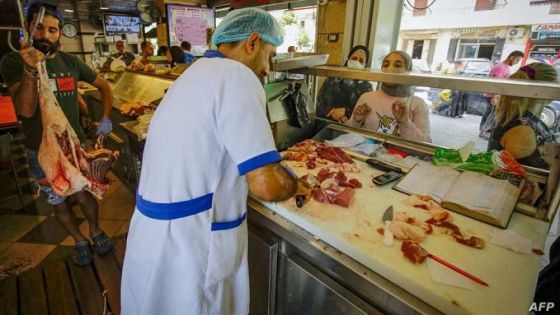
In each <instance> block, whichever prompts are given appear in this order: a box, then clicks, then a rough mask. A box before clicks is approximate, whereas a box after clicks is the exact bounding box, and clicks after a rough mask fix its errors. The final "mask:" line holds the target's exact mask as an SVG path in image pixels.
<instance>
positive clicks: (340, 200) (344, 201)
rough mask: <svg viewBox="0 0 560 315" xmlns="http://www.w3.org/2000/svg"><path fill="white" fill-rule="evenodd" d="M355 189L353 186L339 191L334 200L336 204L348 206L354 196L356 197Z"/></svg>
mask: <svg viewBox="0 0 560 315" xmlns="http://www.w3.org/2000/svg"><path fill="white" fill-rule="evenodd" d="M354 193H355V190H354V189H352V188H346V189H344V190H343V191H341V192H339V193H338V194H337V195H336V197H335V200H334V204H337V205H339V206H342V207H344V208H348V206H349V205H350V201H351V200H352V197H354Z"/></svg>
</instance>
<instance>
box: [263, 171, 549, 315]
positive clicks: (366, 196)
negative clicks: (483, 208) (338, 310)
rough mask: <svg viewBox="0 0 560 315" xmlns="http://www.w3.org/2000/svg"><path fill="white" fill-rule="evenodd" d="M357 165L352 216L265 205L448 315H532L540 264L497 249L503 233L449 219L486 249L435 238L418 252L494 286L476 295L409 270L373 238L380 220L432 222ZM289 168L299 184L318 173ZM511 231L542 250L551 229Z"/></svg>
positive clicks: (520, 218) (524, 221)
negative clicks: (404, 216)
mask: <svg viewBox="0 0 560 315" xmlns="http://www.w3.org/2000/svg"><path fill="white" fill-rule="evenodd" d="M357 163H358V165H359V166H360V168H361V169H362V171H361V172H360V173H358V174H349V175H348V176H347V177H348V178H357V179H358V180H360V181H361V182H362V185H363V187H362V188H360V189H357V190H356V194H355V195H354V198H353V200H352V202H351V204H350V207H349V208H343V207H340V206H335V205H327V204H321V203H319V202H317V201H315V200H313V199H312V200H310V201H309V202H308V203H307V204H306V205H305V206H304V207H303V208H301V209H299V208H297V207H296V205H295V201H294V199H293V198H290V199H289V200H287V201H284V202H281V203H269V202H261V203H262V204H264V205H265V206H266V207H268V208H269V209H270V210H273V211H275V212H277V213H278V214H280V215H282V216H283V217H285V218H286V219H288V220H289V221H291V222H293V223H294V224H296V225H298V226H299V227H301V228H303V229H305V230H306V231H308V232H310V233H311V234H313V235H314V236H316V237H317V238H319V239H321V240H322V241H324V242H326V243H328V244H330V245H331V246H333V247H335V248H336V249H338V250H340V251H341V252H343V253H344V254H346V255H348V256H350V257H351V258H353V259H355V260H356V261H358V262H360V263H362V264H363V265H365V266H366V267H368V268H370V269H371V270H373V271H375V272H377V273H378V274H380V275H381V276H383V277H385V278H387V279H388V280H390V281H391V282H393V283H395V284H396V285H398V286H400V287H402V288H403V289H405V290H407V291H408V292H410V293H412V294H413V295H415V296H417V297H418V298H420V299H422V300H424V301H425V302H427V303H428V304H430V305H432V306H433V307H435V308H436V309H438V310H440V311H442V312H444V313H446V314H526V313H527V312H528V310H529V305H530V303H531V302H532V298H533V294H534V288H535V286H536V280H537V276H538V271H539V264H540V256H538V255H525V254H520V253H516V252H513V251H510V250H507V249H505V248H502V247H499V246H496V245H493V244H491V243H490V238H491V235H492V232H493V231H498V230H499V229H498V228H496V227H493V226H491V225H488V224H485V223H482V222H479V221H476V220H473V219H470V218H468V217H465V216H462V215H460V214H458V213H453V212H452V215H453V217H454V221H453V223H454V224H456V225H458V226H459V227H460V228H461V230H462V231H465V232H467V233H469V234H472V235H475V236H478V237H481V238H483V239H484V241H485V243H486V246H485V248H484V249H475V248H471V247H468V246H465V245H462V244H459V243H457V242H456V241H455V240H454V239H453V238H452V237H451V236H447V235H437V234H434V235H429V236H428V237H427V238H426V240H425V241H424V242H422V244H421V245H422V246H423V247H424V248H426V250H428V251H429V252H430V253H432V254H434V255H436V256H439V257H441V258H443V259H445V260H447V261H449V262H451V263H453V264H455V265H457V266H459V267H460V268H462V269H463V270H466V271H468V272H470V273H472V274H474V275H475V276H477V277H479V278H481V279H483V280H484V281H486V282H487V283H488V284H489V285H490V286H489V287H484V286H481V285H478V284H476V283H474V287H475V289H474V290H468V289H462V288H458V287H452V286H447V285H444V284H439V283H436V282H433V281H432V279H431V276H430V273H429V271H428V266H427V264H426V263H424V264H422V265H414V264H412V263H411V262H410V261H408V260H406V259H405V258H404V256H403V254H402V252H401V250H400V246H401V242H400V241H398V240H395V243H394V244H393V246H392V247H386V246H384V245H383V236H382V235H380V234H379V233H378V232H377V231H376V229H377V228H378V227H382V226H383V223H382V222H381V218H382V216H383V213H384V211H385V209H387V207H389V206H390V205H393V206H394V209H395V211H406V212H408V213H410V214H412V215H414V216H416V217H417V218H419V219H422V220H425V219H428V218H429V215H428V213H427V211H425V210H422V209H418V208H414V207H411V206H408V205H407V204H406V199H407V198H408V196H407V195H405V194H402V193H400V192H398V191H395V190H393V189H391V187H392V184H389V185H386V186H383V187H378V186H375V185H374V184H373V183H372V182H371V178H372V177H373V176H375V175H379V174H381V172H380V171H378V170H376V169H373V168H371V167H369V166H368V165H367V164H365V163H362V162H359V161H357ZM288 164H290V166H292V167H293V168H294V170H295V171H296V173H298V176H301V175H304V174H307V173H313V174H316V173H317V171H318V169H315V170H312V171H310V170H307V169H305V167H296V166H294V163H293V162H288ZM508 228H509V229H512V230H514V231H516V232H517V233H518V234H519V235H521V236H524V237H527V238H530V239H532V240H533V241H534V242H535V244H537V245H538V246H539V248H541V249H542V247H543V244H544V240H545V236H546V233H547V230H548V224H547V223H546V222H543V221H540V220H536V219H534V218H530V217H528V216H525V215H522V214H518V213H514V215H513V217H512V219H511V221H510V223H509V226H508Z"/></svg>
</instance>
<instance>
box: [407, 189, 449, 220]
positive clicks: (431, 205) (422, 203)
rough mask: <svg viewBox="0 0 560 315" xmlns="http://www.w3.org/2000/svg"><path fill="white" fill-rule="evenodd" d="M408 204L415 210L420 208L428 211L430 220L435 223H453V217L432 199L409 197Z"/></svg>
mask: <svg viewBox="0 0 560 315" xmlns="http://www.w3.org/2000/svg"><path fill="white" fill-rule="evenodd" d="M407 202H408V204H410V205H411V206H413V207H415V208H420V209H424V210H428V211H430V215H431V216H432V219H434V220H435V221H438V222H441V221H447V222H451V221H453V217H452V216H451V214H449V212H448V211H447V210H445V209H443V208H442V207H441V205H440V204H439V203H438V202H436V201H435V200H433V199H432V197H430V196H417V195H411V196H410V197H408V200H407Z"/></svg>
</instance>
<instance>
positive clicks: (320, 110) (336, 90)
mask: <svg viewBox="0 0 560 315" xmlns="http://www.w3.org/2000/svg"><path fill="white" fill-rule="evenodd" d="M368 62H369V51H368V49H367V47H365V46H362V45H358V46H355V47H353V48H352V49H351V50H350V53H349V54H348V59H347V60H346V62H344V66H347V67H348V68H353V69H364V68H365V67H366V65H367V63H368ZM372 89H373V88H372V86H371V83H369V82H368V81H364V80H355V79H340V78H327V79H325V82H324V83H323V85H322V86H321V89H320V90H319V94H318V97H317V108H316V114H317V116H318V117H321V118H327V119H330V120H334V121H336V122H339V123H346V122H347V121H348V118H349V117H350V115H352V111H353V110H354V106H355V105H356V102H357V101H358V99H359V98H360V96H362V94H364V93H365V92H369V91H371V90H372ZM321 126H324V124H321ZM321 126H319V127H321Z"/></svg>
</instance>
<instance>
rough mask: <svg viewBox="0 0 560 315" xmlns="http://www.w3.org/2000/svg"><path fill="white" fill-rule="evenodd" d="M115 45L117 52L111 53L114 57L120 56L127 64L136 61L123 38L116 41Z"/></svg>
mask: <svg viewBox="0 0 560 315" xmlns="http://www.w3.org/2000/svg"><path fill="white" fill-rule="evenodd" d="M115 47H116V48H117V53H115V54H113V55H111V57H112V58H120V59H121V60H122V61H124V63H125V64H126V65H127V66H128V65H130V64H131V63H132V62H133V61H134V55H133V54H132V53H129V52H128V51H126V49H125V47H124V42H123V41H122V40H118V41H117V42H116V43H115Z"/></svg>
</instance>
